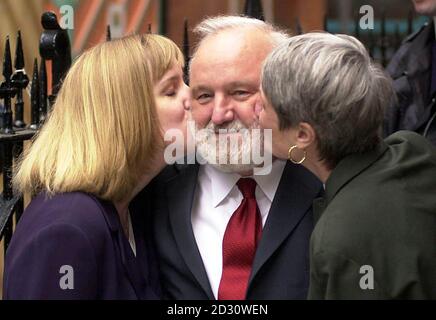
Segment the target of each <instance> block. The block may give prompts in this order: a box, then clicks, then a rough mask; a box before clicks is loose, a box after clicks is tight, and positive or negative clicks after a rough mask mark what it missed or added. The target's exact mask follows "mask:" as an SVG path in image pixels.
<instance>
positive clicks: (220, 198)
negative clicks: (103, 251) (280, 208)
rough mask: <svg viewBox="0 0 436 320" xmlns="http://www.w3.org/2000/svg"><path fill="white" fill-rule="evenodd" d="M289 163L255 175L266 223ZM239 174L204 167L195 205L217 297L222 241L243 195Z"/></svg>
mask: <svg viewBox="0 0 436 320" xmlns="http://www.w3.org/2000/svg"><path fill="white" fill-rule="evenodd" d="M285 165H286V162H285V161H281V160H275V161H273V163H272V168H271V172H270V174H268V175H255V176H252V177H251V178H253V179H254V180H255V181H256V183H257V187H256V192H255V193H256V201H257V205H258V206H259V211H260V214H261V215H262V226H264V225H265V222H266V219H267V217H268V212H269V209H270V208H271V203H272V201H273V199H274V195H275V193H276V191H277V187H278V185H279V182H280V178H281V176H282V173H283V169H284V168H285ZM240 178H241V176H240V175H239V174H236V173H224V172H221V171H219V170H218V169H216V168H214V167H212V166H211V165H204V166H200V169H199V172H198V183H197V188H196V191H195V195H194V202H193V206H192V213H191V222H192V228H193V231H194V236H195V240H196V242H197V246H198V249H199V251H200V254H201V258H202V260H203V264H204V267H205V269H206V273H207V275H208V277H209V282H210V285H211V288H212V292H213V294H214V295H215V298H217V297H218V288H219V284H220V281H221V273H222V268H223V266H222V264H223V256H222V242H223V237H224V233H225V231H226V227H227V223H228V222H229V220H230V217H231V216H232V214H233V213H234V212H235V210H236V209H237V208H238V207H239V205H240V204H241V202H242V199H243V196H242V194H241V192H240V191H239V189H238V186H237V185H236V183H237V182H238V180H239V179H240Z"/></svg>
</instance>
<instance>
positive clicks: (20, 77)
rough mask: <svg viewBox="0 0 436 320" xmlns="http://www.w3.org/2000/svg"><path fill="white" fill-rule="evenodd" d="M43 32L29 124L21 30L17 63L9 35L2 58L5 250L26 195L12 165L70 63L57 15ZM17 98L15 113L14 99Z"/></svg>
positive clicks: (1, 233)
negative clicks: (16, 184) (17, 190)
mask: <svg viewBox="0 0 436 320" xmlns="http://www.w3.org/2000/svg"><path fill="white" fill-rule="evenodd" d="M41 24H42V26H43V28H44V31H43V32H42V34H41V38H40V43H39V53H40V64H39V68H38V59H36V58H35V61H34V64H33V73H32V81H31V85H30V115H31V119H30V124H26V123H25V121H24V111H25V109H26V108H25V105H24V99H23V95H24V94H25V93H26V92H27V89H28V86H29V78H28V76H27V74H26V71H25V62H24V54H23V46H22V42H21V33H20V32H18V36H17V41H16V45H15V63H14V69H15V71H13V68H12V57H11V50H10V39H9V37H7V38H6V46H5V52H4V59H3V77H4V81H3V82H2V83H1V87H0V98H1V99H3V101H4V104H3V109H2V110H1V113H0V165H1V168H2V175H3V192H2V194H1V197H0V240H2V239H4V252H6V249H7V247H8V245H9V242H10V240H11V237H12V232H13V220H14V218H15V222H18V220H19V219H20V217H21V214H22V213H23V210H24V201H23V196H22V195H20V194H14V192H13V189H12V185H11V178H12V168H13V164H14V163H15V162H16V161H17V159H18V157H19V156H20V155H21V153H22V152H23V145H24V142H25V141H26V140H30V139H31V138H32V137H33V136H34V134H35V133H36V132H37V130H38V129H39V128H40V126H41V125H42V123H43V122H44V120H45V118H46V115H47V112H49V111H50V106H51V105H52V104H53V102H54V100H55V98H56V94H57V92H58V90H59V87H60V84H61V82H62V79H63V77H64V75H65V73H66V72H67V70H68V69H69V67H70V65H71V49H70V41H69V38H68V34H67V32H66V31H65V30H63V29H62V28H61V27H60V26H59V24H58V21H57V18H56V15H55V14H54V13H52V12H46V13H44V14H43V15H42V17H41ZM48 60H50V61H51V63H52V74H51V76H52V88H51V95H50V96H47V71H46V61H48ZM13 98H15V104H14V112H13V111H12V101H13Z"/></svg>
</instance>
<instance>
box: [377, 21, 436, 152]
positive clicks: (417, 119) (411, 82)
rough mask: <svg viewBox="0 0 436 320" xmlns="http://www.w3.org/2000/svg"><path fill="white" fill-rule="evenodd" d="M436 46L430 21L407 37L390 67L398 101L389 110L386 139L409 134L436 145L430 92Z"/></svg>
mask: <svg viewBox="0 0 436 320" xmlns="http://www.w3.org/2000/svg"><path fill="white" fill-rule="evenodd" d="M434 42H435V34H434V23H433V21H431V22H430V23H427V24H426V25H425V26H423V27H422V28H421V29H420V30H419V31H417V32H416V33H414V34H412V35H410V36H409V37H407V38H406V39H405V40H404V42H403V44H402V45H401V47H400V49H398V51H397V52H396V54H395V55H394V57H393V58H392V60H391V62H390V63H389V65H388V67H387V69H386V70H387V72H388V73H389V75H390V76H391V77H392V79H393V80H394V83H393V84H394V88H395V92H396V93H397V96H398V99H397V101H396V102H395V103H394V104H392V105H391V106H389V107H388V108H387V109H386V117H385V125H384V132H385V136H389V135H390V134H392V133H394V132H397V131H399V130H410V131H415V132H417V133H419V134H425V136H426V137H427V138H428V139H429V140H430V141H431V142H432V143H433V145H436V118H433V116H434V115H435V114H436V109H435V102H436V99H434V98H435V97H436V96H435V94H436V93H434V92H432V90H431V78H432V46H433V44H434ZM432 119H433V120H432Z"/></svg>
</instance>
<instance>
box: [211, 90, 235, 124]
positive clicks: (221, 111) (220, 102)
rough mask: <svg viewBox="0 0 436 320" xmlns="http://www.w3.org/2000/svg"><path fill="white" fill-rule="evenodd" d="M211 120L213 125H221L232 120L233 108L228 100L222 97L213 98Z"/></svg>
mask: <svg viewBox="0 0 436 320" xmlns="http://www.w3.org/2000/svg"><path fill="white" fill-rule="evenodd" d="M211 120H212V122H213V123H214V124H215V125H221V124H224V123H226V122H229V121H233V120H234V111H233V107H232V106H231V103H230V101H228V99H226V98H225V97H222V96H215V104H214V106H213V112H212V118H211Z"/></svg>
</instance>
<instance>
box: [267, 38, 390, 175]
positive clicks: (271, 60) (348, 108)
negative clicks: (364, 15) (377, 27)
mask: <svg viewBox="0 0 436 320" xmlns="http://www.w3.org/2000/svg"><path fill="white" fill-rule="evenodd" d="M261 85H262V90H263V92H264V94H265V96H266V98H267V100H268V101H269V102H270V103H271V105H272V106H273V108H274V110H275V111H276V113H277V116H278V119H279V127H280V130H285V129H288V128H291V127H295V126H296V125H298V124H299V123H300V122H307V123H309V124H310V125H312V127H313V128H314V130H315V132H316V136H317V147H318V152H319V155H320V158H321V159H320V160H324V161H325V162H326V164H327V165H328V166H329V167H330V168H333V167H335V166H336V164H337V163H338V162H339V161H340V160H341V159H342V158H343V157H345V156H347V155H349V154H352V153H362V152H365V151H368V150H371V149H373V148H375V147H376V146H377V144H378V143H380V140H381V126H382V123H383V115H384V108H385V107H386V106H387V105H388V104H389V103H390V102H391V101H392V100H391V99H392V98H393V97H394V90H393V87H392V82H391V80H390V78H389V77H388V76H386V75H385V73H384V72H383V70H382V69H381V68H380V67H378V66H376V65H375V64H374V63H373V62H372V61H371V58H370V57H369V55H368V53H367V51H366V49H365V47H364V46H363V45H362V43H360V42H359V41H358V40H357V39H356V38H354V37H351V36H347V35H332V34H328V33H318V32H317V33H308V34H304V35H300V36H295V37H292V38H290V39H289V40H288V41H287V42H286V43H284V44H282V45H281V46H279V47H278V48H276V49H275V50H274V51H273V52H272V53H271V54H270V55H269V56H268V57H267V59H266V60H265V62H264V66H263V70H262V84H261Z"/></svg>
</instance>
